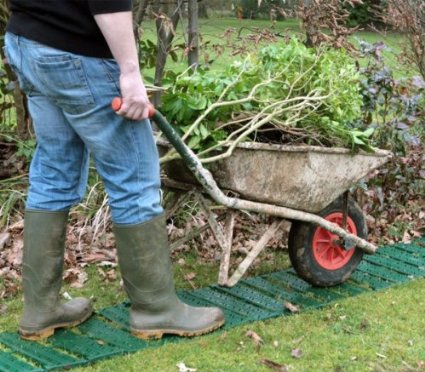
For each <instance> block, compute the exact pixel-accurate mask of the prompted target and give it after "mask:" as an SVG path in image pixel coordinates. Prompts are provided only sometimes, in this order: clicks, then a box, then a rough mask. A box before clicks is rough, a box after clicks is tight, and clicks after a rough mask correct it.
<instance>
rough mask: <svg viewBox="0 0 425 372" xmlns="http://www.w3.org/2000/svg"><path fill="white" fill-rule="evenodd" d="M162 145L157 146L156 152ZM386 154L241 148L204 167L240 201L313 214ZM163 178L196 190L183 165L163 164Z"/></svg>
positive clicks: (313, 148)
mask: <svg viewBox="0 0 425 372" xmlns="http://www.w3.org/2000/svg"><path fill="white" fill-rule="evenodd" d="M164 146H167V144H166V143H165V142H158V147H159V149H160V152H163V151H164ZM390 157H391V153H390V152H388V151H384V150H377V151H375V152H373V153H366V152H358V153H352V152H351V151H350V150H348V149H344V148H324V147H316V146H286V145H273V144H264V143H242V144H240V145H239V146H238V147H237V148H236V149H235V150H234V151H233V153H232V155H231V156H230V157H228V158H225V159H222V160H219V161H217V162H214V163H211V164H208V169H209V170H210V171H211V173H212V175H213V176H214V179H215V181H216V182H217V184H218V186H219V187H220V188H221V189H223V190H230V191H233V192H235V193H237V194H239V195H240V196H242V197H244V198H245V199H248V200H252V201H257V202H262V203H269V204H275V205H279V206H283V207H287V208H292V209H297V210H302V211H306V212H311V213H318V212H320V211H321V210H322V209H324V208H325V207H326V206H327V205H329V204H330V203H331V202H332V201H333V200H335V199H336V198H337V197H338V196H340V195H341V194H342V193H343V192H345V191H346V190H348V189H349V188H350V187H352V186H353V185H354V184H355V183H356V182H358V181H359V180H360V179H362V178H364V177H365V176H366V175H367V174H368V173H369V172H371V171H372V170H374V169H376V168H378V167H379V166H381V165H382V164H384V163H385V162H387V161H388V159H389V158H390ZM163 169H164V171H165V173H166V175H167V177H169V178H171V179H173V180H176V181H180V182H185V183H192V184H196V183H197V181H196V180H195V178H194V177H193V175H192V173H191V172H190V171H189V170H188V169H187V168H186V167H185V165H184V163H183V161H181V160H174V161H171V162H168V163H165V165H164V166H163Z"/></svg>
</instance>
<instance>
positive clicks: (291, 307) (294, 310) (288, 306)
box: [284, 302, 300, 314]
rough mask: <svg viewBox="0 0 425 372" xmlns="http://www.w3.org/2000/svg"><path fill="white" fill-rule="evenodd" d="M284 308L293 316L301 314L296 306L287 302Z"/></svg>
mask: <svg viewBox="0 0 425 372" xmlns="http://www.w3.org/2000/svg"><path fill="white" fill-rule="evenodd" d="M284 307H285V309H287V310H289V311H290V312H291V313H293V314H294V313H299V312H300V309H299V307H298V306H295V305H294V304H291V303H290V302H285V304H284Z"/></svg>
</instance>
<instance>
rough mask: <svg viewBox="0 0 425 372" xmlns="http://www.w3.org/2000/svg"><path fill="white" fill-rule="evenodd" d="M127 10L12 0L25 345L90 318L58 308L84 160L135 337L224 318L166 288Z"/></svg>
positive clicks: (71, 305) (87, 306)
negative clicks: (23, 192) (20, 103)
mask: <svg viewBox="0 0 425 372" xmlns="http://www.w3.org/2000/svg"><path fill="white" fill-rule="evenodd" d="M131 7H132V4H131V0H43V1H39V0H11V2H10V10H11V17H10V20H9V23H8V25H7V32H6V35H5V54H6V58H7V60H8V63H9V64H10V66H11V67H12V69H13V70H14V71H15V72H16V75H17V77H18V80H19V84H20V86H21V88H22V90H23V91H24V92H25V93H26V95H27V97H28V108H29V111H30V114H31V116H32V119H33V123H34V131H35V135H36V140H37V146H36V150H35V153H34V157H33V159H32V162H31V165H30V176H29V178H30V185H29V190H28V197H27V200H26V208H25V227H24V253H23V265H22V277H23V292H24V310H23V315H22V317H21V320H20V324H19V333H20V335H21V337H22V338H24V339H28V340H41V339H44V338H46V337H49V336H50V335H52V334H53V333H54V330H55V329H57V328H59V327H71V326H75V325H78V324H80V323H82V322H84V321H85V320H86V319H88V318H89V317H90V315H91V314H92V311H93V310H92V304H91V302H90V300H88V299H85V298H75V299H72V300H71V301H69V302H67V303H64V304H62V303H60V301H59V291H60V288H61V283H62V270H63V261H64V246H65V239H66V225H67V222H68V213H69V210H70V208H71V207H72V206H73V205H75V204H77V203H78V202H80V201H81V199H82V198H83V196H84V191H85V188H86V184H87V177H88V166H89V157H90V156H89V154H90V155H91V156H92V158H93V160H94V164H95V167H96V170H97V172H98V173H99V175H100V176H101V178H102V180H103V182H104V185H105V189H106V191H107V194H108V197H109V205H110V208H111V214H112V222H113V231H114V234H115V239H116V245H117V252H118V262H119V266H120V270H121V273H122V277H123V281H124V287H125V289H126V292H127V294H128V296H129V298H130V301H131V308H130V327H131V331H132V333H133V335H135V336H136V337H139V338H143V339H149V338H161V337H162V335H163V334H166V333H170V334H176V335H180V336H195V335H201V334H204V333H207V332H210V331H213V330H215V329H217V328H218V327H220V326H221V325H222V324H223V323H224V316H223V312H222V311H221V310H220V309H219V308H213V307H211V308H207V307H192V306H189V305H187V304H185V303H183V302H181V301H180V300H179V299H178V297H177V295H176V293H175V288H174V282H173V274H172V267H171V260H170V254H169V248H168V241H167V240H168V237H167V233H166V221H165V217H164V212H163V209H162V207H161V204H160V176H159V160H158V153H157V149H156V145H155V142H154V138H153V134H152V129H151V126H150V123H149V121H148V120H147V116H148V105H149V100H148V97H147V93H146V89H145V86H144V83H143V80H142V77H141V73H140V70H139V61H138V56H137V49H136V43H135V39H134V35H133V30H132V12H131ZM116 96H121V97H122V106H121V108H120V109H119V111H118V112H117V113H115V112H114V111H113V110H112V109H111V101H112V99H113V98H114V97H116ZM117 114H118V115H117Z"/></svg>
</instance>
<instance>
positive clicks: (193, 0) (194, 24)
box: [189, 0, 199, 68]
mask: <svg viewBox="0 0 425 372" xmlns="http://www.w3.org/2000/svg"><path fill="white" fill-rule="evenodd" d="M198 28H199V25H198V0H189V66H190V67H192V68H195V67H196V66H197V65H198V63H199V49H198V41H199V40H198Z"/></svg>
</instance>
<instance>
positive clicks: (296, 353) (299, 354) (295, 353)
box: [291, 349, 303, 359]
mask: <svg viewBox="0 0 425 372" xmlns="http://www.w3.org/2000/svg"><path fill="white" fill-rule="evenodd" d="M291 356H292V357H293V358H296V359H300V358H301V357H302V356H303V352H302V350H301V349H293V350H292V351H291Z"/></svg>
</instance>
